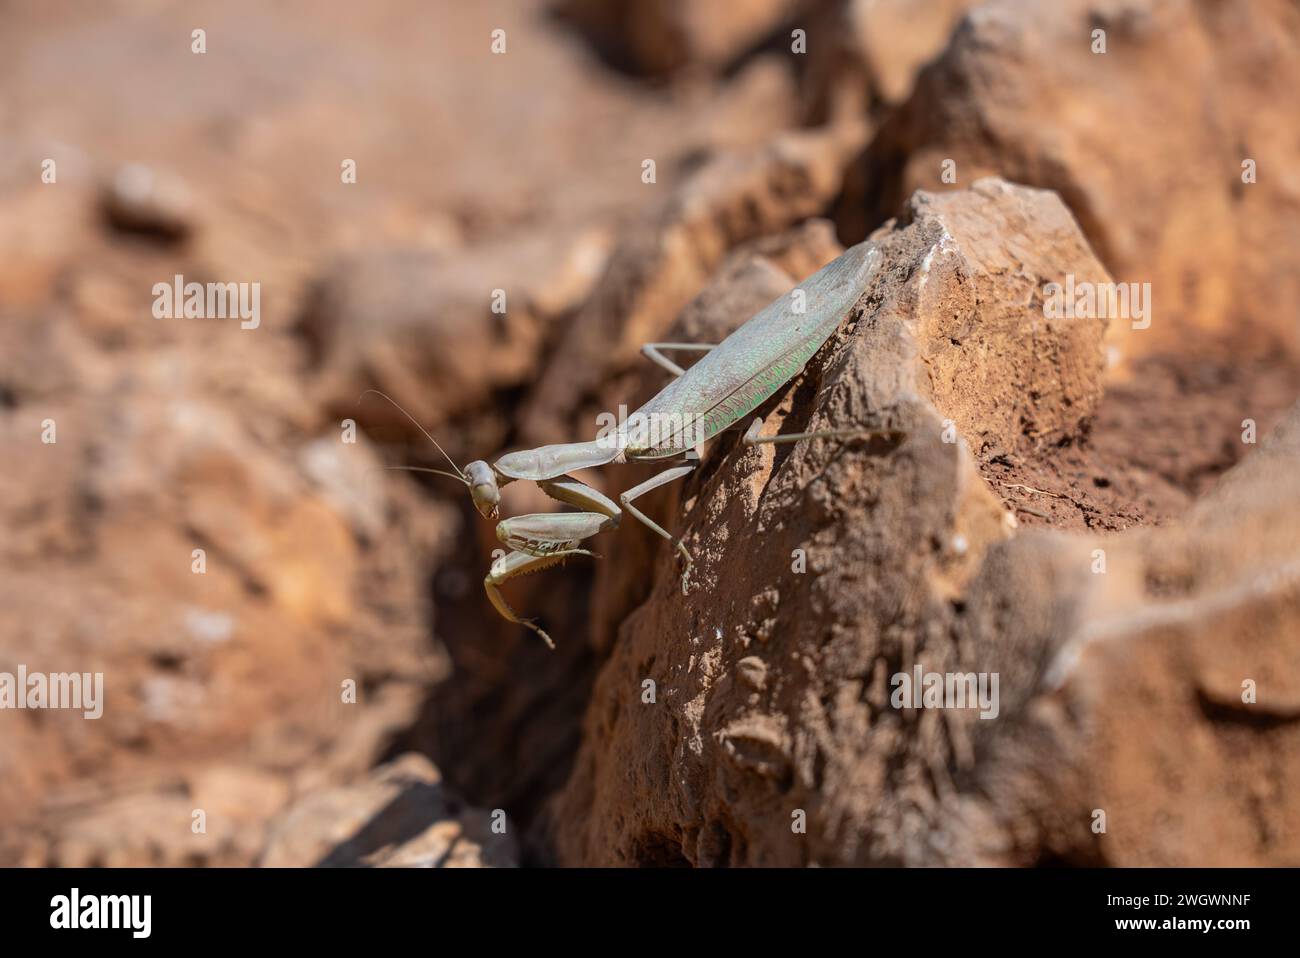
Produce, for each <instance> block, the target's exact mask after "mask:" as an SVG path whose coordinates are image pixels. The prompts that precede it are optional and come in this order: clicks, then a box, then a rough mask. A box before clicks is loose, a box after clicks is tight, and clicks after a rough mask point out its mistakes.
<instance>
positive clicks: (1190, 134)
mask: <svg viewBox="0 0 1300 958" xmlns="http://www.w3.org/2000/svg"><path fill="white" fill-rule="evenodd" d="M1297 27H1298V25H1297V20H1296V11H1295V7H1294V5H1293V4H1290V3H1287V2H1284V0H1265V2H1258V3H1256V2H1239V3H1220V4H1215V3H1198V2H1194V0H1175V2H1155V0H1123V2H1107V3H1101V4H1098V3H1096V2H1093V0H1066V2H1061V3H1052V4H1026V3H1018V2H1010V0H995V2H992V3H987V4H984V5H983V6H981V7H979V8H978V9H976V10H974V11H972V12H971V13H970V14H968V15H967V16H966V18H965V19H964V20H963V21H962V24H961V26H960V28H959V29H958V30H957V32H956V33H955V35H954V36H953V39H952V42H951V44H950V45H949V46H948V48H947V49H946V50H945V51H944V52H943V54H942V56H941V57H940V58H939V59H938V61H937V62H935V63H934V64H933V65H932V66H931V67H929V68H928V69H926V70H925V71H924V73H923V74H922V76H921V78H920V80H919V81H918V83H917V86H916V90H915V92H914V94H913V95H912V96H911V98H910V99H909V100H908V101H907V102H906V103H905V104H904V105H903V106H902V108H901V109H900V110H899V111H898V113H897V115H895V116H893V117H892V118H891V119H890V120H889V121H888V122H887V123H886V124H885V125H884V127H883V128H882V129H881V131H880V133H879V135H878V136H877V138H876V140H875V141H874V142H873V143H872V145H871V147H870V149H869V150H868V153H867V157H866V163H865V166H864V168H863V169H862V171H861V179H860V180H858V179H857V178H854V180H853V182H855V183H856V182H860V183H861V184H862V189H863V190H864V191H865V193H866V196H867V200H868V202H867V205H868V211H867V217H866V223H871V222H878V221H879V218H881V217H884V216H887V215H889V213H890V212H891V211H892V210H894V209H896V208H897V205H898V203H899V202H900V201H901V200H902V198H903V197H906V196H909V195H910V194H911V193H912V191H913V190H915V189H918V188H921V189H951V188H953V187H952V186H948V185H945V184H944V182H943V180H942V172H943V164H944V163H945V161H947V160H952V161H954V162H955V164H956V166H955V171H956V184H957V188H962V187H963V186H964V185H965V184H969V183H972V182H974V181H975V180H976V179H977V178H979V177H981V176H986V175H990V174H993V175H998V176H1002V177H1005V178H1006V179H1008V180H1011V181H1013V182H1017V183H1025V184H1029V185H1033V186H1040V187H1044V188H1047V189H1053V190H1056V191H1057V192H1058V193H1059V194H1060V195H1061V198H1062V199H1063V200H1064V201H1065V202H1066V204H1067V205H1068V206H1069V207H1070V209H1071V211H1072V212H1073V213H1074V215H1075V217H1076V218H1077V219H1078V220H1079V224H1080V226H1081V227H1082V228H1083V231H1084V234H1085V235H1086V236H1087V237H1088V241H1089V242H1090V244H1091V245H1092V247H1093V248H1094V249H1095V250H1096V251H1097V255H1098V257H1099V258H1100V259H1101V260H1102V262H1104V263H1105V264H1106V266H1107V268H1108V269H1109V270H1110V272H1111V273H1112V274H1113V275H1114V277H1115V279H1116V280H1117V281H1120V282H1134V283H1150V284H1151V301H1152V312H1151V316H1150V319H1151V327H1150V329H1149V330H1145V329H1143V330H1139V329H1132V328H1131V324H1130V323H1128V322H1123V323H1115V324H1112V331H1111V332H1112V335H1113V336H1115V337H1117V338H1118V339H1120V340H1122V341H1123V347H1124V351H1125V353H1126V354H1132V353H1137V352H1147V351H1150V350H1152V349H1156V348H1167V347H1168V346H1169V345H1170V344H1171V343H1176V342H1178V340H1179V339H1180V338H1181V337H1182V336H1184V335H1186V333H1187V331H1188V329H1189V328H1196V327H1199V328H1203V329H1216V330H1228V329H1232V330H1234V331H1236V330H1238V329H1239V328H1240V326H1241V325H1242V324H1253V325H1256V326H1258V327H1259V328H1261V329H1265V330H1269V331H1271V333H1272V335H1273V337H1274V338H1276V339H1278V340H1280V341H1282V342H1283V343H1284V344H1285V345H1286V346H1287V348H1289V349H1290V350H1291V351H1292V352H1296V351H1300V324H1297V323H1296V322H1295V316H1296V314H1297V312H1298V311H1300V281H1298V280H1297V277H1300V225H1298V224H1300V193H1297V191H1296V190H1295V189H1294V188H1293V186H1292V185H1291V183H1290V181H1289V180H1288V178H1287V177H1286V176H1285V175H1282V174H1281V173H1280V171H1282V170H1285V169H1287V168H1288V167H1289V165H1290V163H1291V160H1292V156H1293V154H1294V144H1295V142H1296V140H1297V137H1300V119H1298V114H1297V111H1296V110H1295V109H1294V108H1293V103H1292V102H1291V100H1292V95H1291V91H1293V90H1294V89H1296V88H1297V86H1300V29H1298V28H1297ZM1098 29H1100V30H1103V31H1105V34H1106V37H1105V42H1106V52H1105V53H1094V52H1093V44H1094V41H1093V39H1092V32H1093V31H1094V30H1098ZM1247 160H1252V161H1254V163H1255V166H1256V175H1257V182H1254V183H1245V182H1243V163H1245V162H1246V161H1247ZM866 223H863V224H860V226H865V225H866ZM842 225H843V226H845V227H846V228H847V227H848V226H849V224H848V223H847V222H845V223H843V224H842Z"/></svg>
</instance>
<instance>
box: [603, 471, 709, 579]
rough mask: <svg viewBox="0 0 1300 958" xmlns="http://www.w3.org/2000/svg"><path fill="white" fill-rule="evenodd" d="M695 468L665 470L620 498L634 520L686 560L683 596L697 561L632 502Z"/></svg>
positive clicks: (622, 494)
mask: <svg viewBox="0 0 1300 958" xmlns="http://www.w3.org/2000/svg"><path fill="white" fill-rule="evenodd" d="M694 468H695V466H693V465H690V466H676V467H674V468H672V469H665V470H664V471H663V472H661V473H659V475H657V476H653V477H651V478H649V479H647V480H646V481H645V482H643V483H641V484H640V485H638V486H633V487H632V488H631V489H629V490H627V491H626V492H623V493H620V494H619V497H618V501H619V503H620V504H621V505H622V506H623V508H624V509H626V510H627V511H628V512H629V513H630V514H631V515H632V517H633V518H634V519H636V521H637V522H639V523H641V524H642V525H643V526H645V527H646V528H648V529H651V530H653V531H654V532H657V533H659V535H661V536H663V537H664V538H665V539H667V540H668V541H669V542H671V543H673V545H675V546H676V547H677V552H678V554H680V555H681V557H682V558H683V559H685V560H686V568H684V569H683V570H682V595H686V592H687V586H688V583H689V581H690V575H691V566H692V565H694V564H695V560H694V559H692V558H691V554H690V552H688V551H687V549H686V546H685V545H683V544H682V540H681V539H673V537H672V534H671V533H669V532H668V530H666V529H664V528H663V527H662V526H660V525H659V524H658V523H657V522H655V521H654V520H653V519H651V518H650V517H649V516H647V515H646V514H645V513H644V512H642V511H641V510H640V509H638V508H637V507H636V506H634V505H632V500H633V499H636V498H637V497H638V496H643V495H645V494H646V493H647V492H649V491H650V490H652V489H658V488H659V487H660V486H662V485H666V484H667V483H670V482H672V481H673V480H675V479H680V478H681V477H682V476H684V475H686V474H687V473H688V472H690V471H691V470H692V469H694Z"/></svg>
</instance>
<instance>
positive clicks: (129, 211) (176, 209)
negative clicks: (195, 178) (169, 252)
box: [103, 163, 195, 241]
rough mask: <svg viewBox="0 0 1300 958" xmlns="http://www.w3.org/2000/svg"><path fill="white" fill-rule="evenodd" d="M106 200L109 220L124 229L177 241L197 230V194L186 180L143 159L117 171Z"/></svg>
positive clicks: (108, 189)
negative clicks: (143, 163) (195, 220)
mask: <svg viewBox="0 0 1300 958" xmlns="http://www.w3.org/2000/svg"><path fill="white" fill-rule="evenodd" d="M103 204H104V213H105V215H106V216H107V217H108V221H109V223H111V224H112V225H113V227H114V228H116V229H119V230H122V231H123V232H127V233H144V234H147V235H150V236H155V237H157V238H159V239H163V240H167V241H174V240H181V239H184V238H185V237H187V236H188V235H190V233H192V232H193V231H194V215H195V211H194V198H193V195H192V194H191V192H190V189H189V187H188V186H186V184H185V182H184V181H183V180H182V179H180V177H178V176H175V175H173V174H170V173H162V172H159V171H157V170H153V169H151V168H149V167H147V166H143V165H141V164H139V163H130V164H127V165H126V166H123V167H121V168H120V169H119V170H118V171H117V172H116V173H115V174H114V175H113V178H112V180H111V181H109V183H108V185H107V186H106V187H105V189H104V195H103Z"/></svg>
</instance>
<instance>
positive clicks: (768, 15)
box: [553, 0, 813, 74]
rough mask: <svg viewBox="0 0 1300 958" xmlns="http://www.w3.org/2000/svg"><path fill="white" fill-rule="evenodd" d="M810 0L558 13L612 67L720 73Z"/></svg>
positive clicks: (655, 2) (683, 1) (665, 1)
mask: <svg viewBox="0 0 1300 958" xmlns="http://www.w3.org/2000/svg"><path fill="white" fill-rule="evenodd" d="M811 6H813V4H812V3H809V2H807V0H625V2H622V3H605V2H602V0H559V2H557V3H555V4H554V7H553V9H554V10H555V12H556V13H557V14H558V15H559V16H560V18H561V19H562V20H564V21H565V22H567V23H569V24H571V25H573V26H574V27H576V28H578V29H579V30H580V31H581V32H582V33H583V34H584V35H586V36H587V37H588V38H589V39H590V40H591V42H592V43H593V44H594V45H595V47H596V48H597V49H598V50H599V51H600V52H601V53H602V54H603V55H604V56H605V58H606V59H608V60H609V61H611V62H612V63H615V64H617V65H618V66H620V67H623V68H624V69H626V70H628V71H630V72H633V73H645V74H664V73H671V72H673V71H676V70H681V69H683V68H687V67H695V68H701V69H705V70H720V69H722V68H724V67H726V66H728V65H729V64H731V63H732V62H733V61H734V60H736V58H738V57H739V56H740V55H741V54H742V53H744V52H746V51H747V50H749V49H750V48H751V47H753V46H756V45H758V43H759V42H760V41H762V40H763V39H765V38H766V37H767V36H768V35H769V34H770V33H772V31H774V30H775V29H776V28H777V27H779V26H781V25H782V24H783V23H785V22H786V21H787V20H788V19H790V18H791V17H793V16H794V15H795V14H796V13H797V12H798V11H801V10H804V9H806V8H809V7H811Z"/></svg>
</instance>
